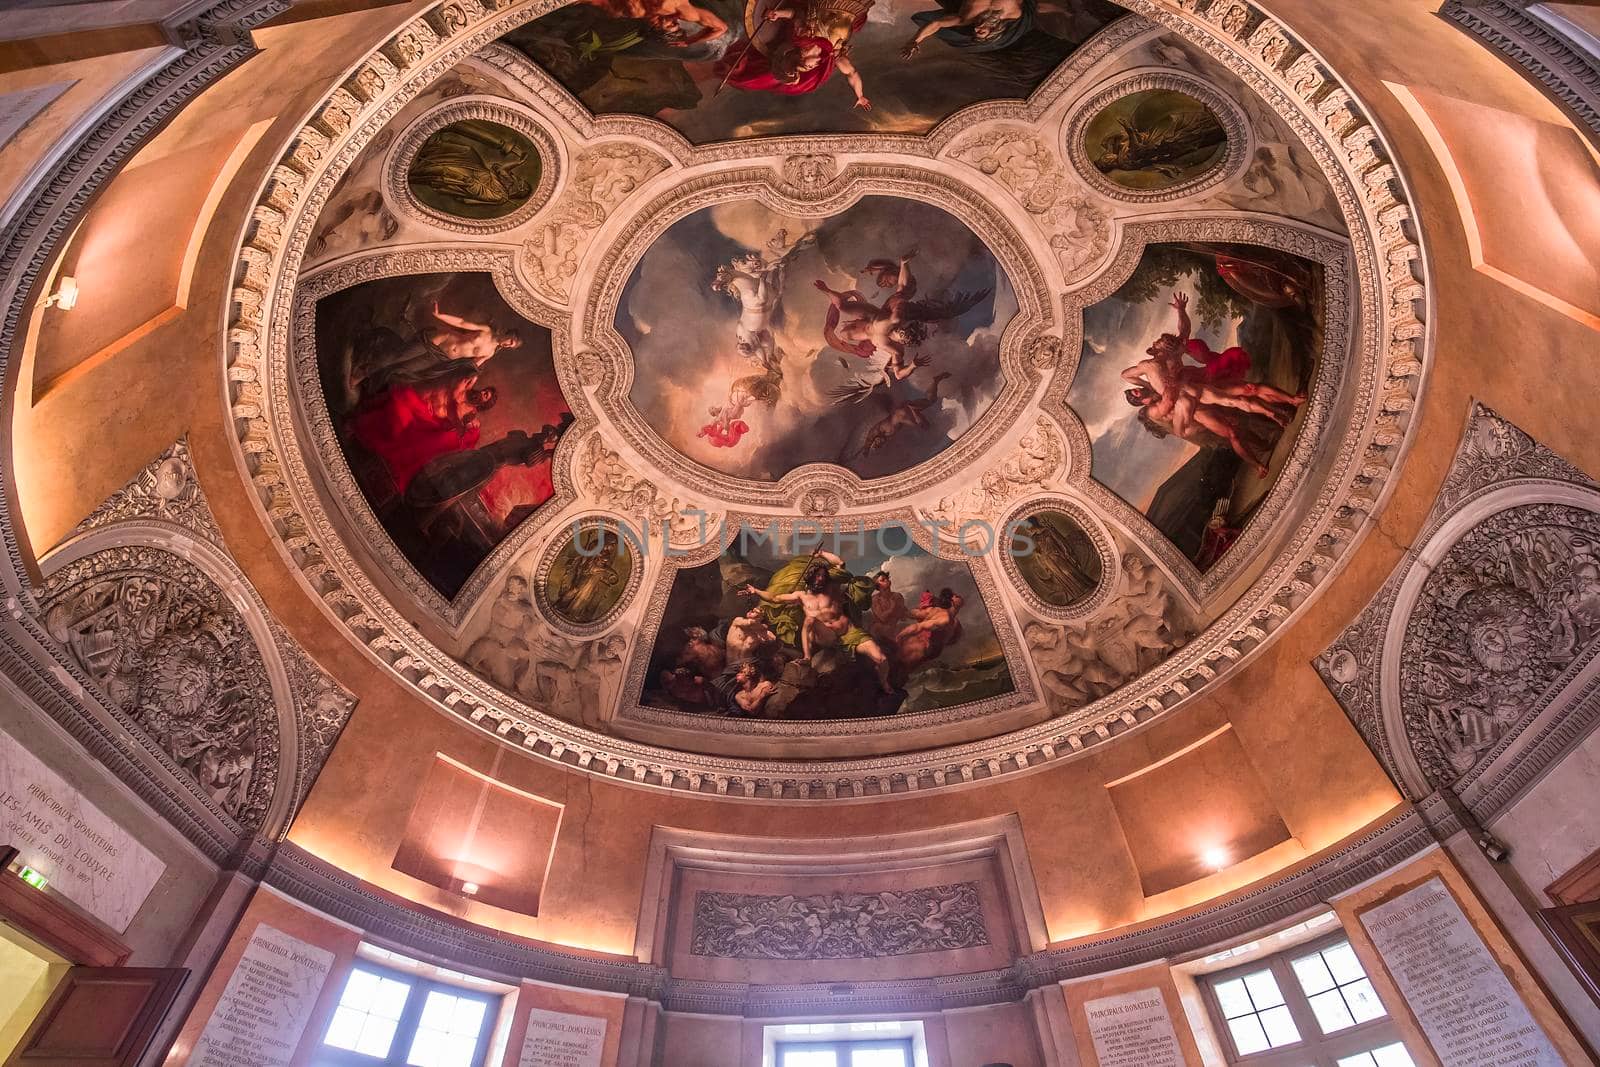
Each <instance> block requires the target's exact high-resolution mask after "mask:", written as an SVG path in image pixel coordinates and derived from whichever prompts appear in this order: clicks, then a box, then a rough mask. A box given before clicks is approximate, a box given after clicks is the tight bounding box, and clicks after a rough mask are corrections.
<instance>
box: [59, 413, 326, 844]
mask: <svg viewBox="0 0 1600 1067" xmlns="http://www.w3.org/2000/svg"><path fill="white" fill-rule="evenodd" d="M168 526H177V527H181V528H182V529H183V530H184V531H186V535H194V536H197V537H198V538H199V539H200V540H202V541H204V542H205V543H206V544H207V545H209V546H210V547H211V548H214V549H215V550H216V551H217V552H219V553H221V554H223V555H227V550H226V547H225V544H224V542H223V538H222V533H221V531H220V529H219V528H218V527H217V523H216V519H215V518H214V517H213V515H212V513H211V508H210V505H209V504H208V503H207V501H206V496H205V491H204V489H203V488H202V487H201V485H200V482H199V480H198V478H197V477H196V474H195V470H194V466H193V463H192V461H191V459H190V455H189V446H188V440H187V438H179V439H178V440H177V441H176V442H174V443H173V444H172V446H171V447H170V448H168V449H167V450H166V451H164V452H162V453H161V455H159V456H157V457H156V458H155V459H154V460H152V461H151V462H150V463H149V464H147V465H146V466H145V467H144V469H143V470H141V471H140V472H139V473H138V474H136V475H135V476H134V477H133V478H132V479H131V480H130V481H129V482H128V484H127V485H125V486H123V487H122V488H121V489H119V490H117V491H116V492H115V493H113V494H112V495H111V496H110V497H108V498H107V499H106V500H105V502H104V503H102V504H101V505H100V506H99V507H97V508H96V509H95V510H94V511H93V512H91V513H90V514H89V515H88V516H87V517H86V518H85V519H84V520H83V521H82V522H80V523H79V524H78V525H77V527H76V528H75V529H74V531H73V539H72V540H73V542H74V543H76V542H80V541H82V542H85V543H86V544H87V543H89V542H91V541H94V542H111V543H114V542H117V541H122V540H127V539H138V538H141V537H142V536H143V535H144V533H145V532H146V531H150V530H152V529H161V528H164V527H168ZM114 528H120V529H114ZM90 535H92V536H90ZM172 544H173V546H174V547H175V548H177V547H181V546H182V545H183V544H184V538H183V537H182V536H180V537H179V538H177V539H174V540H173V541H172ZM114 551H115V552H119V553H120V552H125V551H131V550H130V549H127V548H126V547H125V546H123V545H116V547H115V549H114ZM141 551H143V552H155V553H158V555H157V556H155V557H144V558H151V559H160V558H161V557H160V554H161V553H162V552H163V550H162V549H158V548H152V547H149V546H144V547H143V548H142V549H141ZM174 558H176V557H174ZM79 562H80V563H81V561H79ZM197 573H199V572H197ZM56 580H57V575H56V574H55V573H52V574H51V576H50V581H51V582H55V581H56ZM200 580H201V582H203V583H210V585H211V587H212V588H214V587H215V581H216V579H215V578H214V577H211V576H208V575H205V574H204V573H201V576H200ZM158 588H159V589H168V588H170V583H169V584H168V585H162V584H161V583H160V582H159V581H157V582H156V583H155V584H153V585H152V584H149V583H145V584H144V585H142V586H141V583H140V582H139V581H137V580H134V579H130V580H129V582H128V585H127V588H126V589H125V590H119V595H122V596H125V597H126V598H127V599H128V600H129V601H130V602H142V601H143V600H145V599H148V598H150V597H155V596H159V595H161V594H159V592H158ZM218 603H224V604H226V603H227V602H226V601H225V600H224V601H219V602H218ZM254 606H255V607H256V608H257V609H258V612H259V615H260V617H261V619H262V620H263V623H264V626H265V628H266V630H267V632H268V633H269V634H270V637H271V642H272V647H273V651H274V653H275V655H276V659H277V662H278V663H280V664H281V666H282V669H283V672H284V677H285V680H286V683H287V690H286V691H283V692H278V691H273V692H271V693H270V694H269V696H268V700H269V703H271V704H273V705H282V704H284V703H288V704H289V705H291V706H292V707H293V718H292V722H293V723H294V725H295V730H296V734H297V738H296V744H295V745H294V746H293V750H294V751H295V752H296V753H297V754H298V760H297V765H296V766H294V767H291V768H288V769H287V771H286V776H287V781H288V783H289V785H288V788H290V789H291V791H292V799H293V801H294V802H295V803H298V801H299V800H300V799H303V798H304V796H305V795H306V793H307V792H308V791H309V789H310V787H311V783H312V781H313V780H314V779H315V778H316V776H317V773H318V772H319V771H320V770H321V768H322V765H323V763H325V762H326V761H327V758H328V755H329V753H330V752H332V750H333V744H334V742H335V741H336V740H337V739H338V736H339V733H340V732H341V731H342V730H343V729H344V726H345V723H346V722H348V721H349V718H350V715H351V712H352V711H353V710H354V708H355V702H356V701H355V696H354V695H353V694H351V693H350V692H348V691H347V690H345V689H344V687H342V686H341V685H339V683H338V682H337V681H335V680H334V679H333V678H332V677H331V676H330V675H329V674H328V673H327V672H326V671H324V670H323V669H322V667H321V666H320V665H318V664H317V663H316V661H315V660H313V659H312V658H311V656H310V655H309V654H307V653H306V651H305V650H304V649H302V648H301V647H300V645H299V644H298V643H297V642H296V641H295V640H294V638H293V637H291V636H290V635H289V633H288V632H287V631H286V630H284V628H283V626H282V625H281V624H280V623H278V621H277V620H276V619H274V618H272V617H271V616H270V615H269V614H267V612H266V610H265V608H264V607H262V606H261V605H259V604H255V605H254ZM45 610H46V609H43V608H41V611H45ZM235 610H236V609H235ZM124 613H125V614H126V610H125V611H124ZM114 614H115V612H113V615H114ZM176 614H177V615H179V616H181V615H182V614H183V613H182V612H178V613H176ZM69 616H70V612H69V613H68V615H61V614H59V613H58V615H57V617H56V625H55V628H54V629H53V630H52V631H51V632H52V635H53V636H57V637H58V640H59V639H60V637H59V635H60V634H66V635H68V636H69V642H68V647H69V649H72V650H80V649H88V648H90V647H91V646H92V645H94V644H96V643H104V642H106V641H108V640H111V639H112V638H108V637H107V636H106V627H105V626H104V625H99V624H90V625H91V630H92V631H94V632H98V633H99V634H100V636H98V637H91V638H87V639H86V638H84V637H82V635H81V634H80V635H79V636H78V637H75V638H74V637H72V636H71V635H72V634H73V633H75V632H77V631H79V630H81V625H80V624H75V623H73V622H72V621H71V620H70V617H69ZM43 617H44V618H45V621H46V626H47V628H49V627H50V619H49V616H48V614H45V615H44V616H43ZM152 617H153V616H152ZM170 617H172V616H170V615H169V618H170ZM63 620H65V621H63ZM103 621H104V620H102V622H103ZM96 625H98V627H99V628H98V630H97V631H95V626H96ZM146 629H148V626H147V627H146ZM222 632H223V630H221V629H219V628H218V627H217V626H215V625H213V626H210V627H204V628H202V631H201V636H203V637H204V638H206V639H207V640H210V641H211V642H212V644H217V643H219V639H218V634H220V633H222ZM239 633H240V634H243V636H244V640H246V641H251V640H253V638H251V637H250V636H249V635H248V634H244V631H242V630H241V631H239ZM196 636H197V635H195V634H190V635H188V637H187V638H186V639H184V640H185V641H186V643H187V644H189V645H193V644H194V643H195V641H194V638H196ZM116 640H122V639H121V638H116ZM85 641H87V642H88V643H85ZM227 643H228V644H229V645H230V646H231V645H232V644H233V641H232V639H231V638H230V640H229V641H228V642H227ZM210 649H211V646H210V645H208V644H205V643H204V642H203V641H202V642H201V643H200V645H199V647H198V648H197V649H193V650H190V651H189V652H186V653H185V654H184V655H183V656H180V657H178V659H179V661H180V663H181V664H182V665H183V666H184V667H189V668H192V667H193V665H194V664H195V663H196V662H206V663H208V662H209V660H210V658H211V657H210V656H209V652H210ZM89 659H90V660H93V661H94V662H93V663H91V662H89V661H86V660H85V659H84V658H78V659H77V660H76V662H78V664H79V666H80V667H81V668H82V669H83V670H84V671H85V672H86V673H87V674H88V675H89V676H91V677H96V678H97V680H101V677H100V676H97V675H96V671H97V670H110V668H109V667H107V666H106V664H107V662H108V661H107V660H106V658H105V657H104V656H98V657H96V656H90V657H89ZM130 662H132V661H131V660H130ZM120 665H121V660H120V657H119V658H118V666H119V669H120ZM180 673H181V672H180ZM118 674H119V670H112V671H111V673H110V674H109V675H104V681H103V684H104V685H106V686H107V687H108V688H107V691H108V695H109V694H110V692H111V691H112V690H113V689H115V690H116V691H117V692H118V693H119V694H121V695H124V696H125V695H126V694H127V693H128V692H129V690H128V688H127V685H126V683H124V682H120V681H117V680H116V678H117V677H118ZM268 674H270V671H269V672H268ZM203 681H204V679H203V678H202V677H201V672H197V671H195V670H192V669H191V670H190V671H189V678H188V681H187V682H186V683H183V684H182V685H181V686H180V688H184V689H186V690H189V689H193V688H194V687H196V686H199V685H202V684H203ZM116 706H117V707H118V709H119V710H121V711H122V712H124V713H125V714H129V715H132V716H134V717H135V718H137V717H138V713H137V712H136V711H135V709H132V708H130V707H128V706H125V704H124V703H123V702H118V703H117V705H116ZM284 721H285V720H284V717H283V715H282V714H281V713H280V714H278V715H277V720H276V722H277V725H276V726H273V727H272V728H271V730H270V731H269V732H271V733H275V732H276V730H277V729H279V728H281V725H282V724H283V722H284ZM229 728H230V729H232V728H235V727H229ZM236 728H237V729H240V730H242V729H244V727H243V726H238V727H236ZM203 741H204V738H203V737H202V738H200V739H199V740H196V739H195V738H191V740H190V743H189V747H193V745H194V744H198V743H202V742H203ZM161 744H162V748H163V749H164V750H166V751H167V752H168V754H169V755H172V756H173V757H174V758H175V759H177V758H179V757H178V756H177V754H176V753H174V752H173V751H172V748H170V747H168V745H167V744H166V743H165V742H162V743H161ZM221 747H222V746H220V745H212V746H211V751H210V753H209V755H205V756H203V757H202V758H201V760H200V762H199V763H198V764H196V766H197V767H199V768H201V769H202V770H206V771H207V773H206V775H202V774H200V773H195V771H194V768H191V767H189V766H187V765H186V766H185V769H186V770H190V771H191V773H193V774H194V776H195V778H196V780H197V781H199V782H201V783H202V785H205V786H206V788H207V790H208V792H210V794H211V795H212V797H213V799H215V800H217V802H218V803H219V804H222V803H223V799H224V798H229V799H231V796H232V794H231V793H229V792H228V791H227V790H226V789H224V788H223V786H222V785H221V784H220V783H221V782H222V781H223V780H224V779H226V778H227V777H228V775H229V774H237V775H238V776H239V777H240V778H243V777H244V776H245V773H246V772H245V771H244V770H242V767H243V764H244V763H246V762H248V763H250V769H249V774H251V775H252V776H253V775H254V773H255V769H256V764H255V760H254V757H253V755H252V756H251V757H250V759H248V760H246V758H245V757H244V756H243V755H241V756H238V757H237V758H234V759H232V761H231V762H230V757H227V756H226V755H225V754H223V755H219V754H218V750H219V749H220V748H221ZM281 747H282V746H279V750H280V751H281ZM274 758H276V757H275V756H274ZM207 761H209V762H207ZM191 762H193V760H192V759H191ZM180 763H181V760H180ZM223 767H225V768H226V769H219V768H223ZM207 769H208V770H207ZM208 776H209V784H208ZM270 792H271V791H270V790H269V795H270ZM224 810H226V805H224ZM229 814H230V815H234V813H233V812H229ZM235 818H236V819H237V815H235ZM240 821H241V822H243V820H240Z"/></svg>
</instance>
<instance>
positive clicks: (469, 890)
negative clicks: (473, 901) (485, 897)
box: [461, 882, 478, 897]
mask: <svg viewBox="0 0 1600 1067" xmlns="http://www.w3.org/2000/svg"><path fill="white" fill-rule="evenodd" d="M461 895H462V896H464V897H475V896H477V895H478V883H477V882H462V883H461Z"/></svg>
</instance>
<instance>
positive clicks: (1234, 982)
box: [1214, 978, 1254, 1019]
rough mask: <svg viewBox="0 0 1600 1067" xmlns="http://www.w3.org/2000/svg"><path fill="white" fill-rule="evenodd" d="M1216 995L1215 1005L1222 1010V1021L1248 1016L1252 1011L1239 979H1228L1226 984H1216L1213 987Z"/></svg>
mask: <svg viewBox="0 0 1600 1067" xmlns="http://www.w3.org/2000/svg"><path fill="white" fill-rule="evenodd" d="M1214 988H1215V991H1216V994H1217V1004H1218V1005H1220V1006H1221V1008H1222V1017H1223V1018H1224V1019H1237V1018H1238V1017H1239V1016H1241V1015H1249V1014H1250V1012H1251V1011H1253V1010H1254V1009H1253V1008H1251V1006H1250V997H1249V995H1248V994H1247V993H1245V991H1244V981H1243V980H1242V979H1239V978H1230V979H1228V980H1227V981H1226V982H1218V983H1217V984H1216V986H1215V987H1214Z"/></svg>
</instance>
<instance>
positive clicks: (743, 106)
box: [502, 0, 1125, 144]
mask: <svg viewBox="0 0 1600 1067" xmlns="http://www.w3.org/2000/svg"><path fill="white" fill-rule="evenodd" d="M1123 14H1125V12H1124V11H1123V9H1122V8H1119V7H1117V6H1116V5H1114V4H1110V3H1105V2H1103V0H588V2H585V3H576V4H569V5H567V6H565V7H562V8H559V9H557V10H555V11H552V12H550V13H549V14H548V15H545V16H543V17H541V18H538V19H535V20H534V21H533V22H530V23H528V24H527V25H524V26H520V27H518V28H517V29H515V30H513V31H512V32H511V33H509V34H507V35H506V36H505V37H504V38H502V40H503V41H504V42H505V43H506V44H509V45H511V46H513V47H515V48H517V49H519V50H520V51H522V52H523V53H525V54H526V55H527V56H528V57H529V58H531V59H532V60H533V61H534V62H536V63H538V64H539V65H540V66H542V67H544V69H545V70H547V71H549V72H550V74H551V75H552V76H554V77H555V79H556V80H557V81H559V82H560V83H561V84H562V85H563V86H565V87H566V89H567V91H568V92H570V93H572V94H573V95H574V96H576V97H577V98H578V99H579V100H580V101H581V102H582V103H583V104H584V105H585V106H586V107H587V108H588V109H589V110H590V111H591V112H593V113H594V114H596V115H612V114H624V115H644V116H648V117H652V118H657V119H660V120H661V121H663V122H665V123H667V124H669V125H670V126H672V127H673V128H674V129H676V130H677V131H678V132H679V133H681V134H683V135H684V136H685V137H687V138H688V139H689V140H690V141H691V142H693V143H695V144H708V143H711V142H715V141H726V140H734V139H743V138H749V137H763V136H781V135H785V134H808V133H813V134H814V133H906V134H922V133H927V132H928V131H929V130H931V129H932V128H933V127H934V126H936V125H937V124H938V123H939V122H940V121H941V120H943V119H945V118H947V117H949V116H950V115H952V114H954V113H955V112H957V111H959V110H961V109H962V108H964V107H967V106H968V105H971V104H976V103H978V102H980V101H984V100H997V99H999V100H1005V99H1011V100H1022V99H1026V98H1027V97H1028V96H1029V95H1030V94H1032V93H1033V91H1034V90H1035V89H1037V88H1039V86H1040V85H1041V84H1043V82H1044V81H1045V79H1046V78H1048V77H1049V76H1050V73H1051V72H1052V71H1054V70H1055V69H1056V67H1058V66H1059V65H1060V64H1061V63H1062V62H1063V61H1064V60H1065V59H1066V58H1067V57H1068V56H1070V55H1071V54H1072V53H1073V52H1074V51H1075V50H1076V49H1077V48H1078V46H1080V45H1081V44H1083V42H1085V41H1086V40H1088V39H1089V38H1090V37H1092V36H1094V34H1096V33H1098V32H1099V31H1100V30H1102V29H1104V28H1105V27H1106V26H1108V25H1110V24H1111V23H1112V22H1114V21H1115V20H1116V19H1117V18H1118V17H1120V16H1121V15H1123ZM797 98H800V99H797ZM797 105H799V106H797Z"/></svg>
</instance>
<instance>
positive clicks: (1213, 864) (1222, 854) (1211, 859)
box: [1200, 845, 1228, 871]
mask: <svg viewBox="0 0 1600 1067" xmlns="http://www.w3.org/2000/svg"><path fill="white" fill-rule="evenodd" d="M1200 862H1201V863H1203V864H1205V865H1206V866H1207V867H1208V868H1210V869H1211V870H1213V871H1220V870H1222V868H1224V867H1226V866H1227V865H1228V850H1227V849H1225V848H1223V847H1221V846H1220V845H1213V846H1211V847H1210V848H1208V849H1206V850H1205V851H1204V852H1202V853H1200Z"/></svg>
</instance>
